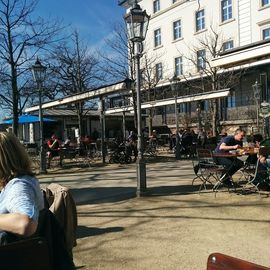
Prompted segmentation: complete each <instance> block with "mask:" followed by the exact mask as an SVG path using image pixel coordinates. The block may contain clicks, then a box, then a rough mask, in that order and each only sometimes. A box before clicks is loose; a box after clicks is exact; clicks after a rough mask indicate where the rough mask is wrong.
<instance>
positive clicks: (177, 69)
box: [174, 57, 183, 76]
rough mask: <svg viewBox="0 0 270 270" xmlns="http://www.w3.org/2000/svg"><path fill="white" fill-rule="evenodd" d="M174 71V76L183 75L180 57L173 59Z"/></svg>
mask: <svg viewBox="0 0 270 270" xmlns="http://www.w3.org/2000/svg"><path fill="white" fill-rule="evenodd" d="M174 71H175V75H176V76H179V75H182V74H183V59H182V57H177V58H175V59H174Z"/></svg>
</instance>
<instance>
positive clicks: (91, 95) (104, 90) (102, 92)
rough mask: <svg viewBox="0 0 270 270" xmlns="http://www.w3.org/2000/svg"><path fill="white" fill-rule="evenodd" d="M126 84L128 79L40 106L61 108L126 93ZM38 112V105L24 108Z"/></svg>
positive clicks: (43, 107) (27, 110)
mask: <svg viewBox="0 0 270 270" xmlns="http://www.w3.org/2000/svg"><path fill="white" fill-rule="evenodd" d="M127 84H128V79H126V80H124V81H121V82H117V83H113V84H110V85H105V86H101V87H98V88H96V89H91V90H88V91H85V92H81V93H77V94H73V95H69V96H66V97H63V98H59V99H56V100H53V101H48V102H44V103H43V104H42V109H47V108H52V107H57V106H62V105H66V104H71V103H76V102H80V101H84V100H90V99H96V98H100V97H103V96H108V95H110V94H112V93H116V92H122V91H127V90H129V89H128V88H127ZM38 110H39V105H36V106H33V107H30V108H26V109H25V112H33V111H38Z"/></svg>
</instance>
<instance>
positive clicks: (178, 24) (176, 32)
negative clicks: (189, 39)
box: [173, 20, 182, 40]
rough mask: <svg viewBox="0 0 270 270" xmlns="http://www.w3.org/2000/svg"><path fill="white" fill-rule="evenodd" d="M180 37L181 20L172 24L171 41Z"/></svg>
mask: <svg viewBox="0 0 270 270" xmlns="http://www.w3.org/2000/svg"><path fill="white" fill-rule="evenodd" d="M181 37H182V29H181V20H178V21H175V22H173V39H174V40H176V39H179V38H181Z"/></svg>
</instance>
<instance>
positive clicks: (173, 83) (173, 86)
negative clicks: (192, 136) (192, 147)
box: [170, 74, 181, 160]
mask: <svg viewBox="0 0 270 270" xmlns="http://www.w3.org/2000/svg"><path fill="white" fill-rule="evenodd" d="M179 81H180V79H179V78H178V77H177V76H176V74H174V75H173V77H172V78H171V79H170V83H171V90H172V93H173V96H174V100H175V102H174V111H175V144H176V145H175V159H176V160H179V159H181V153H180V141H179V139H180V138H179V119H178V106H177V90H178V83H179Z"/></svg>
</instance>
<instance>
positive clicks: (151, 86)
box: [141, 50, 167, 136]
mask: <svg viewBox="0 0 270 270" xmlns="http://www.w3.org/2000/svg"><path fill="white" fill-rule="evenodd" d="M145 51H146V52H145V54H144V56H143V58H142V69H141V76H142V85H141V89H142V100H143V101H148V102H149V101H154V100H157V99H162V98H164V91H166V90H167V89H165V88H160V90H161V91H157V89H156V86H157V85H158V83H159V82H160V81H161V80H162V79H163V78H162V77H160V76H159V74H157V70H156V64H157V63H158V62H159V59H160V58H161V57H162V56H163V55H164V53H163V54H161V53H160V54H157V53H153V54H149V53H147V50H145ZM164 70H165V66H164V65H163V66H162V73H164ZM155 114H156V109H155V108H149V109H148V119H149V126H148V132H149V136H151V135H152V129H153V118H154V116H155Z"/></svg>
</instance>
